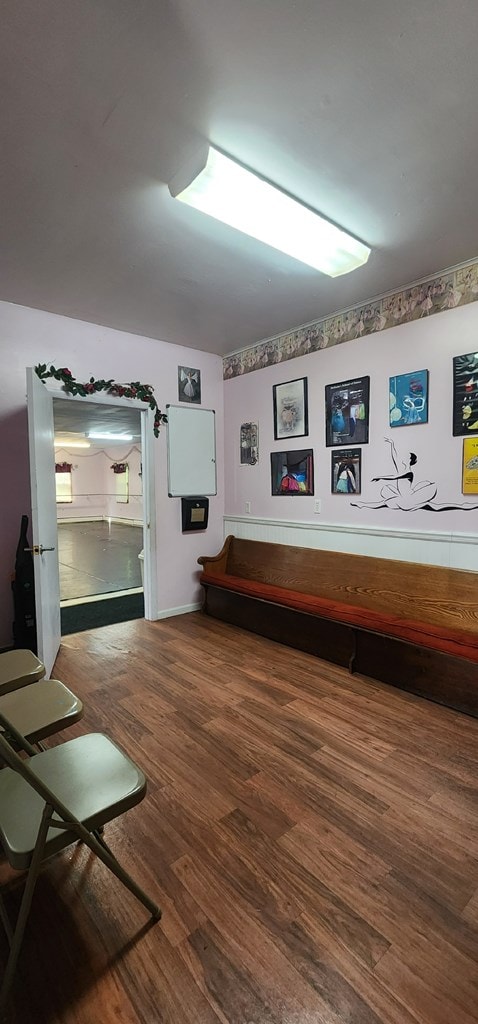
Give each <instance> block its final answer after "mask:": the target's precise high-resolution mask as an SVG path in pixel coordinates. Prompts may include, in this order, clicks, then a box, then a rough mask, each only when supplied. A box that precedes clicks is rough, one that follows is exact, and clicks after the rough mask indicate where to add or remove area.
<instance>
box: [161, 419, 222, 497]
mask: <svg viewBox="0 0 478 1024" xmlns="http://www.w3.org/2000/svg"><path fill="white" fill-rule="evenodd" d="M166 413H167V417H168V425H167V439H168V494H169V497H170V498H187V497H191V496H192V495H195V494H204V495H207V494H217V481H216V414H215V412H214V409H198V408H197V407H195V406H191V405H167V406H166Z"/></svg>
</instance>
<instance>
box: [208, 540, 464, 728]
mask: <svg viewBox="0 0 478 1024" xmlns="http://www.w3.org/2000/svg"><path fill="white" fill-rule="evenodd" d="M198 562H199V564H200V565H201V566H202V567H203V572H202V573H201V576H200V582H201V584H202V586H203V587H204V590H205V602H204V610H205V611H206V612H207V614H209V615H213V616H215V617H216V618H219V619H223V620H225V621H226V622H231V623H234V624H235V625H238V626H242V627H244V628H245V629H249V630H251V631H252V632H255V633H260V634H261V635H262V636H266V637H269V638H270V639H272V640H277V641H279V642H280V643H285V644H288V645H289V646H291V647H297V648H299V649H300V650H302V651H307V652H309V653H311V654H315V655H317V656H319V657H321V658H325V659H326V660H328V661H332V662H334V663H335V664H338V665H344V666H346V667H348V668H349V670H350V671H351V672H352V671H357V672H362V673H364V674H365V675H369V676H372V677H374V678H375V679H380V680H382V681H384V682H387V683H391V684H393V685H395V686H399V687H400V688H402V689H405V690H409V691H411V692H412V693H417V694H420V695H421V696H423V697H427V698H429V699H430V700H434V701H438V702H439V703H441V704H446V705H447V706H449V707H452V708H456V709H457V710H459V711H465V712H466V713H467V714H471V715H474V716H475V717H478V573H474V572H465V571H462V570H459V569H449V568H445V567H442V566H435V565H420V564H417V563H415V562H398V561H394V560H391V559H384V558H371V557H368V556H364V555H349V554H345V553H344V552H340V551H322V550H317V549H312V548H300V547H292V546H289V545H286V544H270V543H265V542H263V541H253V540H240V539H238V538H237V537H228V538H227V540H226V542H225V544H224V547H223V548H222V551H220V552H219V554H218V555H216V556H213V557H207V556H203V557H201V558H199V559H198Z"/></svg>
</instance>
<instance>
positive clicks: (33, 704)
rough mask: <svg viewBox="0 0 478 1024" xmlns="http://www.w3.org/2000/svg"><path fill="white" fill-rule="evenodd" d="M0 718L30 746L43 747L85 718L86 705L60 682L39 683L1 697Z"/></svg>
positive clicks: (41, 680)
mask: <svg viewBox="0 0 478 1024" xmlns="http://www.w3.org/2000/svg"><path fill="white" fill-rule="evenodd" d="M0 714H2V715H5V718H8V720H9V721H10V722H11V723H12V725H14V726H15V728H16V729H17V730H18V732H19V733H21V734H22V736H24V737H25V738H26V739H27V740H28V741H29V742H30V743H40V741H41V740H44V739H46V738H47V736H53V734H54V733H56V732H59V730H60V729H65V728H66V727H67V726H68V725H73V724H74V722H78V720H79V719H80V718H81V717H82V715H83V704H82V702H81V700H80V699H79V697H76V696H75V694H74V693H72V692H71V690H69V689H68V687H67V686H65V685H64V683H61V682H60V680H59V679H39V680H38V681H37V682H36V683H35V684H34V685H31V686H23V687H22V688H21V689H19V690H13V691H11V692H9V693H5V694H3V696H2V695H1V691H0Z"/></svg>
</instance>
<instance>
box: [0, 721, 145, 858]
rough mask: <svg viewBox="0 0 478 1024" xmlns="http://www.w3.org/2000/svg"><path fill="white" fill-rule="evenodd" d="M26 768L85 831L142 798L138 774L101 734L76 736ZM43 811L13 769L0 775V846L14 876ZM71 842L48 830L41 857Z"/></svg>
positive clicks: (66, 834) (69, 837) (31, 847)
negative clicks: (66, 808) (80, 823)
mask: <svg viewBox="0 0 478 1024" xmlns="http://www.w3.org/2000/svg"><path fill="white" fill-rule="evenodd" d="M28 765H29V768H30V770H31V772H32V773H33V774H34V775H35V776H36V778H38V779H39V780H40V781H41V782H43V783H44V784H45V785H46V786H48V789H50V790H52V791H53V792H54V794H55V797H56V799H57V800H59V801H61V802H62V803H63V804H65V805H66V806H67V807H68V809H69V811H71V813H72V815H74V817H75V818H77V820H78V821H81V822H82V823H83V825H84V826H85V828H87V829H88V831H92V830H96V829H98V828H100V827H101V826H102V825H105V824H106V822H108V821H111V820H112V819H113V818H116V817H118V815H119V814H123V812H124V811H127V810H128V809H129V808H130V807H134V805H135V804H137V803H139V801H140V800H142V799H143V797H144V795H145V792H146V779H145V777H144V775H143V773H142V771H140V769H139V768H137V766H136V765H135V764H134V762H133V761H131V760H130V759H129V757H127V755H126V754H124V753H123V751H122V750H120V749H119V747H117V746H116V744H115V743H113V740H110V739H109V738H108V737H107V736H104V735H103V734H102V733H91V734H89V735H88V736H79V737H78V738H77V739H73V740H68V741H67V742H66V743H62V744H60V745H59V746H57V747H51V748H50V749H49V750H44V751H42V752H41V753H39V754H35V755H34V756H33V757H31V758H30V759H29V761H28ZM44 806H45V801H44V799H42V797H41V796H40V795H39V794H38V793H36V792H35V790H34V789H32V787H31V785H30V784H29V783H28V782H27V781H26V780H25V779H23V778H22V777H21V776H20V775H18V774H17V773H16V772H15V771H13V769H11V768H4V769H3V771H1V772H0V840H1V843H2V846H3V848H4V851H5V855H6V857H7V860H8V861H9V863H10V864H11V866H12V867H13V868H16V869H17V870H25V869H26V868H28V867H29V865H30V861H31V857H32V854H33V850H34V848H35V843H36V841H37V837H38V830H39V828H40V823H41V819H42V814H43V809H44ZM53 818H58V815H57V814H54V815H53ZM77 838H78V837H77V836H76V835H74V834H73V833H71V832H65V831H64V830H62V831H58V830H57V829H55V828H50V829H49V831H48V834H47V838H46V842H45V846H44V851H43V857H44V858H46V857H50V856H51V855H52V854H53V853H57V852H58V850H61V849H63V848H64V847H65V846H68V845H69V844H70V843H72V842H75V841H76V839H77Z"/></svg>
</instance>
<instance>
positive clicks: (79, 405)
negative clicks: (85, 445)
mask: <svg viewBox="0 0 478 1024" xmlns="http://www.w3.org/2000/svg"><path fill="white" fill-rule="evenodd" d="M53 419H54V424H55V436H61V437H65V434H72V435H73V434H74V435H78V437H82V436H84V435H85V434H88V433H89V432H90V431H94V432H96V433H113V434H132V436H133V438H134V439H135V440H137V439H140V438H141V413H140V411H139V409H130V408H129V407H128V406H125V405H107V404H105V405H102V404H101V403H99V402H88V401H87V400H86V399H84V398H82V399H81V401H80V400H78V401H74V400H73V399H69V398H54V399H53ZM99 443H100V442H98V444H99ZM110 443H111V442H110V441H108V444H110ZM122 443H123V445H124V443H125V442H124V441H123V442H122Z"/></svg>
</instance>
